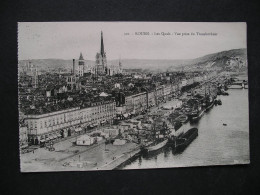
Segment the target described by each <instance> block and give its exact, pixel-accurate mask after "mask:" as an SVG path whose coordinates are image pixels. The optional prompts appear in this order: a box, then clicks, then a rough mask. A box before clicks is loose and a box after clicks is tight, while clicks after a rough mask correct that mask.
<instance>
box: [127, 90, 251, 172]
mask: <svg viewBox="0 0 260 195" xmlns="http://www.w3.org/2000/svg"><path fill="white" fill-rule="evenodd" d="M228 93H229V96H218V97H217V99H221V101H222V105H220V106H219V105H218V106H214V107H213V108H212V109H211V110H210V111H208V112H207V113H205V114H204V115H203V116H202V118H201V119H200V121H199V122H198V123H196V124H192V125H191V124H190V123H188V124H186V125H185V126H184V128H185V129H189V128H191V127H197V128H198V130H199V135H198V137H197V138H196V139H195V140H193V142H191V144H190V145H189V146H188V147H187V148H186V149H185V150H184V151H183V152H182V153H180V154H175V153H174V152H173V151H174V150H173V149H172V148H171V147H169V146H167V147H165V148H163V149H161V150H159V151H157V152H156V153H155V154H152V155H148V156H144V155H141V156H139V157H138V158H137V159H135V160H134V161H132V162H131V163H129V164H127V165H125V167H123V169H141V168H142V169H145V168H166V167H186V166H206V165H227V164H247V163H249V162H250V160H249V111H248V90H247V89H229V90H228ZM223 123H226V124H227V125H226V126H224V125H223Z"/></svg>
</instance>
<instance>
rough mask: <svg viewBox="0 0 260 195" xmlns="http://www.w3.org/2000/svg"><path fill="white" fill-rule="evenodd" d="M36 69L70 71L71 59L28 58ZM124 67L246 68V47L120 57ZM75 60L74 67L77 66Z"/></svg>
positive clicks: (167, 68)
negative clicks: (175, 56) (176, 56)
mask: <svg viewBox="0 0 260 195" xmlns="http://www.w3.org/2000/svg"><path fill="white" fill-rule="evenodd" d="M30 61H31V63H32V64H34V65H35V66H36V67H37V68H38V70H41V71H42V70H45V71H48V70H61V71H70V70H71V69H72V59H71V60H62V59H32V60H30ZM28 62H29V60H20V61H19V69H20V68H23V67H24V66H25V65H26V64H27V63H28ZM121 62H122V65H123V68H124V69H137V68H142V69H143V70H152V71H158V70H159V71H174V70H211V69H224V70H231V71H232V70H237V69H239V70H241V71H245V70H247V51H246V49H233V50H229V51H222V52H218V53H214V54H209V55H205V56H203V57H199V58H196V59H190V60H161V59H158V60H149V59H122V60H121ZM77 64H78V62H77V60H76V68H77ZM86 64H87V65H94V64H95V62H94V61H91V60H87V61H86ZM108 64H111V65H117V64H118V60H110V61H108Z"/></svg>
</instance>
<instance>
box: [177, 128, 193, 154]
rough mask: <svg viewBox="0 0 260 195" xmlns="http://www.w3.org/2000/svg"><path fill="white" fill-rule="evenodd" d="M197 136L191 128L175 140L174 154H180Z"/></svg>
mask: <svg viewBox="0 0 260 195" xmlns="http://www.w3.org/2000/svg"><path fill="white" fill-rule="evenodd" d="M197 136H198V129H197V128H192V129H190V130H188V131H187V132H186V133H185V134H183V136H181V137H180V138H177V139H176V144H175V152H176V153H179V152H182V151H183V150H184V149H185V148H186V147H187V146H188V145H189V144H190V143H191V142H192V141H193V140H194V139H195V138H196V137H197Z"/></svg>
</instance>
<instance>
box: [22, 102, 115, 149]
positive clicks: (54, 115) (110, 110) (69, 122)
mask: <svg viewBox="0 0 260 195" xmlns="http://www.w3.org/2000/svg"><path fill="white" fill-rule="evenodd" d="M115 116H116V110H115V102H114V101H105V102H95V103H91V104H90V106H89V107H86V108H80V107H74V108H70V109H65V110H60V111H56V112H50V113H44V114H31V115H26V116H25V124H26V125H27V127H28V141H29V142H30V143H32V144H35V145H38V144H40V142H43V143H44V142H47V141H49V140H55V139H59V138H61V137H67V136H71V135H73V134H75V133H78V132H80V131H82V130H83V129H84V128H87V127H88V126H89V127H95V126H99V125H102V124H104V123H112V121H113V118H114V117H115Z"/></svg>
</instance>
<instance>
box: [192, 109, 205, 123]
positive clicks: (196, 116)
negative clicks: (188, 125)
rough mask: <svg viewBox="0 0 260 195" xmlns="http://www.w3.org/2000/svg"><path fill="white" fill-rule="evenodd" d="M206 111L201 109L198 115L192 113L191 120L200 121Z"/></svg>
mask: <svg viewBox="0 0 260 195" xmlns="http://www.w3.org/2000/svg"><path fill="white" fill-rule="evenodd" d="M204 111H205V110H201V111H200V112H199V113H198V114H197V115H191V116H190V120H191V122H194V121H198V120H199V119H200V118H201V117H202V115H203V114H204Z"/></svg>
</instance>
